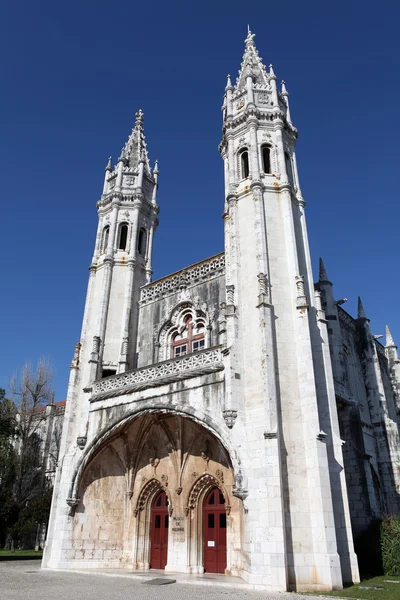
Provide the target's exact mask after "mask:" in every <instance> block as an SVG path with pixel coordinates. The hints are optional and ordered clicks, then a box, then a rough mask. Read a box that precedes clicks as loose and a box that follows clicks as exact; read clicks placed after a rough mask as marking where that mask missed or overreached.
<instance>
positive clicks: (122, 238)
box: [118, 223, 128, 250]
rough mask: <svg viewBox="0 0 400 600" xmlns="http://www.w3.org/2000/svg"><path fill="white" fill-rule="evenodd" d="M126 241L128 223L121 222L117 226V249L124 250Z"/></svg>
mask: <svg viewBox="0 0 400 600" xmlns="http://www.w3.org/2000/svg"><path fill="white" fill-rule="evenodd" d="M127 241H128V225H127V224H126V223H121V225H120V226H119V238H118V249H119V250H126V244H127Z"/></svg>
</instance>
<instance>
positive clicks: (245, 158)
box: [240, 150, 250, 179]
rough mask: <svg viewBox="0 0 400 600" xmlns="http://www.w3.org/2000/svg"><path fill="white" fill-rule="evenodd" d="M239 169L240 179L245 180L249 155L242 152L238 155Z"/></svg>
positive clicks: (245, 151) (247, 172)
mask: <svg viewBox="0 0 400 600" xmlns="http://www.w3.org/2000/svg"><path fill="white" fill-rule="evenodd" d="M240 167H241V174H242V179H246V178H247V177H248V176H249V173H250V171H249V153H248V152H247V150H244V151H243V152H242V153H241V155H240Z"/></svg>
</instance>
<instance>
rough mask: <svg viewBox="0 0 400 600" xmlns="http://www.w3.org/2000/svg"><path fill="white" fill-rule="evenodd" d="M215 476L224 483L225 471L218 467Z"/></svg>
mask: <svg viewBox="0 0 400 600" xmlns="http://www.w3.org/2000/svg"><path fill="white" fill-rule="evenodd" d="M215 476H216V478H217V479H218V481H220V482H221V483H224V473H223V471H221V469H217V470H216V471H215Z"/></svg>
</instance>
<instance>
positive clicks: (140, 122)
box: [135, 108, 144, 127]
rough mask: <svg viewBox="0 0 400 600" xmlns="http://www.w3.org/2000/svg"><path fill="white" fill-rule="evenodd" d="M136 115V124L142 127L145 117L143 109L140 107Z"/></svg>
mask: <svg viewBox="0 0 400 600" xmlns="http://www.w3.org/2000/svg"><path fill="white" fill-rule="evenodd" d="M135 117H136V122H135V125H137V126H139V127H142V125H143V119H144V112H143V111H142V109H141V108H139V110H138V112H137V113H136V115H135Z"/></svg>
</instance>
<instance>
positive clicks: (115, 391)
mask: <svg viewBox="0 0 400 600" xmlns="http://www.w3.org/2000/svg"><path fill="white" fill-rule="evenodd" d="M223 368H224V365H223V362H222V353H221V349H220V348H219V347H217V348H208V349H207V350H202V351H201V352H196V353H193V354H189V355H187V356H183V357H182V358H175V359H171V360H166V361H163V362H162V363H158V364H156V365H150V366H148V367H143V368H141V369H136V370H135V371H130V372H127V373H121V374H119V375H114V376H112V377H107V378H106V379H101V380H100V381H95V382H94V384H93V395H92V397H91V399H90V401H91V402H95V401H96V400H103V399H105V398H112V397H115V396H120V395H122V394H127V393H130V392H135V391H138V390H143V389H146V388H148V387H154V386H160V385H164V384H166V383H171V382H174V381H181V380H182V379H188V378H190V377H197V376H199V375H207V374H209V373H214V372H216V371H222V370H223Z"/></svg>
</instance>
